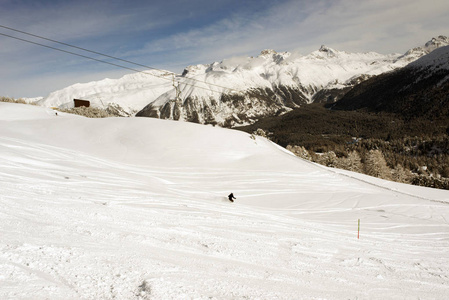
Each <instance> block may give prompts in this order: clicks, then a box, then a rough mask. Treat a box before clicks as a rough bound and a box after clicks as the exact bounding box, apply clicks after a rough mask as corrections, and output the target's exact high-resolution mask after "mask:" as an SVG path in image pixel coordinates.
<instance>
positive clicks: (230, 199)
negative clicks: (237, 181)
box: [228, 193, 237, 202]
mask: <svg viewBox="0 0 449 300" xmlns="http://www.w3.org/2000/svg"><path fill="white" fill-rule="evenodd" d="M228 199H229V201H231V202H234V200H233V199H237V198H235V197H234V194H233V193H230V194H229V196H228Z"/></svg>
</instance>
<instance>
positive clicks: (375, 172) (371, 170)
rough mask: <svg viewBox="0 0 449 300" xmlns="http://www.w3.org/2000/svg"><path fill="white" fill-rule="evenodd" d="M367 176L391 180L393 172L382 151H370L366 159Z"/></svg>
mask: <svg viewBox="0 0 449 300" xmlns="http://www.w3.org/2000/svg"><path fill="white" fill-rule="evenodd" d="M365 174H367V175H370V176H374V177H379V178H382V179H387V180H391V171H390V168H388V166H387V163H386V161H385V158H384V156H383V154H382V152H381V151H379V150H370V151H369V152H368V153H367V157H366V158H365Z"/></svg>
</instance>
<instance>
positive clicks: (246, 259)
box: [0, 123, 449, 299]
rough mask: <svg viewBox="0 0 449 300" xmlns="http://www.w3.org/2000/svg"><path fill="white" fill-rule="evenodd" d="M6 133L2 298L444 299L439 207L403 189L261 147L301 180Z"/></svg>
mask: <svg viewBox="0 0 449 300" xmlns="http://www.w3.org/2000/svg"><path fill="white" fill-rule="evenodd" d="M5 124H6V123H3V125H5ZM14 124H16V123H14ZM180 126H182V125H180ZM3 128H4V129H3V130H2V129H0V131H1V132H0V133H1V135H0V166H1V168H0V191H1V194H0V219H1V225H0V233H1V241H0V298H1V299H410V298H412V299H413V298H422V299H446V298H447V295H449V252H448V251H447V250H448V249H449V248H448V247H449V230H448V229H449V224H448V222H447V219H446V218H445V217H444V216H447V214H448V212H449V205H447V204H446V203H440V202H432V201H429V200H426V199H424V198H421V197H418V198H417V197H415V196H414V195H412V196H409V195H406V194H404V193H410V194H412V193H413V189H411V190H409V191H407V190H405V192H404V193H401V192H398V191H396V190H394V189H393V188H390V189H387V188H385V187H383V186H382V182H383V181H380V183H378V182H377V181H372V182H370V180H369V179H368V178H366V179H363V181H360V180H361V179H359V178H355V177H357V176H358V175H355V174H354V175H351V173H348V174H346V175H345V176H342V175H341V174H339V173H340V171H335V170H329V169H328V168H324V167H320V166H316V165H314V164H309V163H305V162H304V161H302V160H300V159H299V158H296V157H294V156H291V155H290V154H287V153H286V152H279V151H278V150H277V148H276V146H274V145H270V144H269V143H268V142H266V141H264V140H263V139H257V142H256V143H255V145H254V147H265V146H266V147H268V149H272V150H266V151H272V152H271V154H272V155H273V159H276V158H275V157H274V156H276V155H278V156H281V157H282V159H286V160H288V161H289V164H292V165H297V166H298V171H297V172H294V171H292V169H287V170H284V169H281V168H278V169H270V168H271V167H270V168H264V165H263V162H264V160H260V159H259V160H256V161H257V165H255V167H254V165H252V164H253V162H252V159H253V158H248V159H247V160H249V161H250V163H248V165H247V166H245V165H244V164H243V163H241V162H240V160H239V159H236V160H237V161H239V164H240V165H243V166H242V167H241V168H235V166H234V165H231V166H229V167H225V166H221V165H220V166H219V167H217V166H215V165H214V164H211V165H209V166H203V167H201V168H199V167H192V166H187V167H183V166H182V165H181V166H177V167H174V166H168V167H162V166H154V167H149V166H148V165H143V166H141V165H137V164H129V163H124V162H121V161H119V160H112V159H109V158H104V157H100V156H97V155H92V154H89V153H88V152H82V151H78V150H73V149H69V148H65V147H62V146H55V145H49V144H43V143H40V142H36V141H32V140H30V139H23V137H17V136H18V135H16V136H13V135H12V134H11V133H10V131H8V130H6V129H5V127H3ZM11 130H12V129H11ZM11 132H12V131H11ZM233 134H235V133H233V132H231V131H230V133H229V135H233ZM248 141H249V142H250V143H251V140H250V139H249V138H248ZM267 145H268V146H267ZM124 151H125V150H124ZM126 151H131V149H128V150H126ZM131 152H132V151H131ZM131 152H130V153H131ZM236 153H237V152H236ZM131 154H132V153H131ZM197 159H198V160H199V161H201V157H200V158H197ZM223 159H224V158H223ZM226 159H230V158H229V157H228V158H226ZM250 166H253V167H250ZM301 170H307V172H302V171H301ZM341 172H342V171H341ZM348 176H349V177H348ZM364 181H367V182H364ZM378 185H379V186H382V188H379V186H378ZM229 187H232V189H233V190H230V188H229ZM400 188H405V187H403V186H399V185H397V186H396V189H398V190H399V189H400ZM427 190H428V193H429V195H428V196H427V197H428V199H430V200H432V199H442V198H444V195H446V199H448V198H449V197H447V192H444V191H433V190H431V189H427ZM231 191H233V192H234V194H235V195H236V197H237V200H236V202H234V203H230V202H229V201H228V200H227V198H226V195H227V194H228V193H229V192H231ZM445 193H446V194H445ZM433 195H436V196H433ZM441 195H443V197H441ZM427 197H426V198H427ZM358 218H360V219H361V220H362V229H361V237H360V239H357V219H358Z"/></svg>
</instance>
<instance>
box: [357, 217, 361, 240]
mask: <svg viewBox="0 0 449 300" xmlns="http://www.w3.org/2000/svg"><path fill="white" fill-rule="evenodd" d="M357 239H360V219H359V228H358V230H357Z"/></svg>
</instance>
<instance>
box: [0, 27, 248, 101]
mask: <svg viewBox="0 0 449 300" xmlns="http://www.w3.org/2000/svg"><path fill="white" fill-rule="evenodd" d="M0 27H1V28H5V29H8V30H12V31H15V32H19V33H22V34H26V35H29V36H33V37H36V38H40V39H43V40H47V41H50V42H53V43H57V44H60V45H64V46H67V47H71V48H75V49H79V50H82V51H86V52H90V53H93V54H97V55H101V56H104V57H108V58H112V59H115V60H119V61H122V62H126V63H129V64H132V65H136V66H140V67H144V68H148V69H152V70H157V71H161V72H166V73H169V74H170V75H176V74H175V73H174V72H169V71H168V72H167V71H166V70H161V69H158V68H154V67H150V66H146V65H143V64H139V63H135V62H132V61H129V60H125V59H121V58H118V57H114V56H111V55H108V54H103V53H100V52H97V51H92V50H89V49H86V48H82V47H78V46H74V45H71V44H68V43H64V42H59V41H56V40H53V39H50V38H46V37H43V36H39V35H36V34H32V33H28V32H25V31H21V30H18V29H14V28H11V27H8V26H3V25H0ZM0 35H2V36H5V37H9V38H13V39H16V40H19V41H23V42H27V43H30V44H34V45H38V46H41V47H45V48H49V49H53V50H57V51H60V52H64V53H67V54H71V55H76V56H79V57H82V58H86V59H90V60H94V61H97V62H101V63H105V64H108V65H112V66H115V67H119V68H123V69H128V70H131V71H135V72H139V73H144V74H147V75H152V76H155V77H159V78H162V79H166V80H171V79H168V78H166V77H163V76H158V75H155V74H151V73H147V72H145V71H140V70H137V69H134V68H130V67H126V66H123V65H118V64H115V63H111V62H108V61H105V60H101V59H97V58H93V57H90V56H86V55H82V54H78V53H75V52H71V51H67V50H63V49H60V48H56V47H52V46H48V45H44V44H41V43H37V42H33V41H30V40H26V39H23V38H19V37H15V36H12V35H8V34H4V33H0ZM182 79H183V80H190V81H195V82H199V83H204V84H206V85H209V86H215V87H219V88H222V89H225V90H229V91H233V92H237V93H241V91H239V90H235V89H232V88H228V87H225V86H221V85H218V84H214V83H209V82H206V81H202V80H198V79H195V78H185V77H183V78H182ZM178 81H181V79H180V78H178ZM183 84H185V85H190V86H195V85H193V84H190V83H187V82H185V81H184V82H183ZM195 87H197V88H200V89H203V90H209V91H212V92H218V91H215V90H212V89H210V88H205V87H201V86H195Z"/></svg>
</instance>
